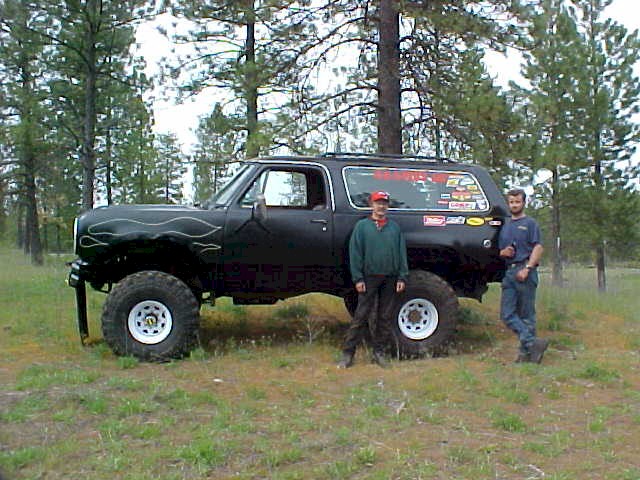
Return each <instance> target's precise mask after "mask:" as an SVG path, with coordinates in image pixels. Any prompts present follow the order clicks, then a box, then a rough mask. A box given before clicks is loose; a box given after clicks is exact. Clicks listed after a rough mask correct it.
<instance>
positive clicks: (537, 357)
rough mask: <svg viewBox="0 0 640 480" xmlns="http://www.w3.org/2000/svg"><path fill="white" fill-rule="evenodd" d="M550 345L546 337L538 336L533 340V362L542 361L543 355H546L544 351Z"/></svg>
mask: <svg viewBox="0 0 640 480" xmlns="http://www.w3.org/2000/svg"><path fill="white" fill-rule="evenodd" d="M548 346H549V340H545V339H544V338H536V339H535V340H534V341H533V345H531V349H530V350H531V354H530V356H531V360H530V361H531V362H532V363H540V362H541V361H542V357H543V356H544V352H545V351H546V350H547V347H548Z"/></svg>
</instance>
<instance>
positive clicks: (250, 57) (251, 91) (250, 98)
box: [245, 0, 260, 158]
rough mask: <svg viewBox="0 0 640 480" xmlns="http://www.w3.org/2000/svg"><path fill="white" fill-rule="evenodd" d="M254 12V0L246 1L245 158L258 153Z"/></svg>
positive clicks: (255, 155)
mask: <svg viewBox="0 0 640 480" xmlns="http://www.w3.org/2000/svg"><path fill="white" fill-rule="evenodd" d="M255 17H256V14H255V5H254V0H248V1H247V11H246V14H245V19H246V28H247V38H246V40H245V61H246V64H245V67H246V68H245V72H246V77H245V82H246V92H245V95H246V100H247V158H253V157H257V156H258V155H259V154H260V142H259V141H258V138H257V135H258V79H257V72H256V19H255Z"/></svg>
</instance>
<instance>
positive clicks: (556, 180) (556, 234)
mask: <svg viewBox="0 0 640 480" xmlns="http://www.w3.org/2000/svg"><path fill="white" fill-rule="evenodd" d="M552 172H553V177H552V179H551V181H552V192H551V238H552V244H551V261H552V270H551V283H552V284H553V285H554V286H556V287H562V285H563V279H562V245H561V244H560V232H561V228H560V227H561V225H560V172H559V167H558V166H555V167H554V168H553V169H552Z"/></svg>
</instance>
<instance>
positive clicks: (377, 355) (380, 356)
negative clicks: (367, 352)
mask: <svg viewBox="0 0 640 480" xmlns="http://www.w3.org/2000/svg"><path fill="white" fill-rule="evenodd" d="M371 361H372V362H374V363H377V364H378V366H379V367H382V368H387V367H388V366H389V360H387V357H386V356H385V355H384V353H382V352H376V351H374V352H373V355H371Z"/></svg>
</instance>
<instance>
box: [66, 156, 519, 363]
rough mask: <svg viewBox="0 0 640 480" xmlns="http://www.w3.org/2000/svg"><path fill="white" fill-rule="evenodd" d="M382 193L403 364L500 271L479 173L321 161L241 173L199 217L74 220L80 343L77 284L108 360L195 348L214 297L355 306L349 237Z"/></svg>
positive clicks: (435, 164)
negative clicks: (98, 304) (394, 258)
mask: <svg viewBox="0 0 640 480" xmlns="http://www.w3.org/2000/svg"><path fill="white" fill-rule="evenodd" d="M375 190H386V191H388V192H389V194H390V197H391V202H390V209H389V215H390V216H391V217H392V218H393V219H394V220H395V221H396V222H397V223H398V224H399V225H400V227H401V228H402V230H403V232H404V234H405V238H406V243H407V250H408V259H409V268H410V275H409V279H408V283H407V289H406V291H405V292H404V293H403V294H402V295H400V296H399V298H398V301H397V304H396V305H395V306H394V312H395V313H394V316H393V318H392V328H391V330H392V332H393V334H394V335H393V338H392V339H390V342H389V344H390V345H389V346H390V348H392V349H394V351H395V352H396V353H398V354H399V355H401V356H413V355H417V354H420V353H423V352H426V351H428V350H430V349H435V348H437V347H440V346H442V344H443V343H444V342H446V341H447V340H448V339H449V337H450V336H451V335H452V333H453V332H454V330H455V325H456V318H457V314H458V296H463V297H471V298H475V299H478V300H480V299H481V298H482V295H483V294H484V293H485V292H486V290H487V284H488V283H489V282H497V281H499V280H501V278H502V276H503V274H504V269H505V265H504V263H503V261H502V260H501V259H500V258H499V256H498V249H497V237H498V232H499V230H500V227H501V225H502V223H503V221H504V217H505V215H506V213H507V207H506V204H505V202H504V199H503V197H502V195H501V194H500V192H499V190H498V188H497V187H496V185H495V183H494V182H493V181H492V179H491V178H490V176H489V175H488V173H487V172H486V171H485V170H484V169H483V168H481V167H479V166H477V165H467V164H460V163H456V162H452V161H447V160H443V159H434V158H429V157H409V156H399V155H366V154H338V153H336V154H325V155H322V156H317V157H269V158H258V159H254V160H249V161H246V162H244V163H242V164H241V165H240V166H239V168H238V169H237V171H236V173H235V175H234V176H233V177H232V178H231V180H230V181H229V182H228V183H227V185H226V186H225V187H224V188H223V189H221V190H220V191H219V192H217V193H216V195H215V196H214V197H213V198H212V199H211V200H210V202H209V204H208V205H205V206H204V207H202V208H200V207H184V206H165V205H129V206H125V205H122V206H110V207H100V208H96V209H93V210H91V211H89V212H86V213H84V214H83V215H81V216H80V217H78V218H77V219H76V222H75V228H74V243H75V251H76V254H77V256H78V258H77V259H76V260H75V261H74V262H73V263H72V264H71V272H70V274H69V285H70V286H72V287H73V288H75V290H76V300H77V314H78V327H79V331H80V336H81V339H82V341H83V342H84V340H85V339H86V338H87V337H88V334H89V332H88V325H87V309H86V287H85V285H86V283H88V284H89V285H90V286H91V287H92V288H94V289H96V290H99V291H103V292H105V293H108V297H107V300H106V302H105V304H104V307H103V311H102V333H103V336H104V339H105V341H106V342H107V343H108V344H109V346H110V347H111V348H112V350H113V351H114V352H115V353H116V354H118V355H133V356H135V357H138V358H140V359H143V360H166V359H170V358H179V357H182V356H184V355H185V354H188V353H189V352H190V350H191V349H193V348H194V347H195V346H196V344H197V340H198V329H199V309H200V305H201V304H202V303H203V302H210V303H212V304H213V303H215V299H216V298H218V297H222V296H229V297H232V298H233V301H234V303H235V304H270V303H275V302H276V301H278V300H281V299H285V298H288V297H293V296H296V295H301V294H305V293H309V292H324V293H328V294H332V295H337V296H339V297H342V298H344V300H345V304H346V307H347V309H348V310H349V311H350V313H353V311H354V309H355V305H356V302H357V296H356V295H355V291H354V287H353V285H352V282H351V279H350V274H349V267H348V265H349V259H348V243H349V236H350V234H351V231H352V229H353V226H354V224H355V223H356V221H358V220H359V219H360V218H363V217H364V216H366V215H368V213H369V207H368V198H369V194H370V193H371V192H373V191H375Z"/></svg>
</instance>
